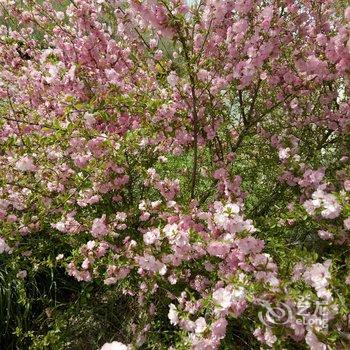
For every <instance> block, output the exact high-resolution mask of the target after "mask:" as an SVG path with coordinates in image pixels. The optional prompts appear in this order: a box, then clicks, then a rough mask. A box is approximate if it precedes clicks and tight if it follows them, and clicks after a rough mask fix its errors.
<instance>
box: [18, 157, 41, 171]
mask: <svg viewBox="0 0 350 350" xmlns="http://www.w3.org/2000/svg"><path fill="white" fill-rule="evenodd" d="M16 169H18V170H20V171H36V169H37V168H36V166H35V165H34V163H33V159H32V158H31V157H29V156H24V157H22V158H21V159H19V160H18V161H17V162H16Z"/></svg>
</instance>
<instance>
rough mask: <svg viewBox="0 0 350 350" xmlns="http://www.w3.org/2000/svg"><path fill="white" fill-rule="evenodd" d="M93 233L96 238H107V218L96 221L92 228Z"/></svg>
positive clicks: (103, 216)
mask: <svg viewBox="0 0 350 350" xmlns="http://www.w3.org/2000/svg"><path fill="white" fill-rule="evenodd" d="M91 233H92V235H93V236H94V237H101V236H106V235H107V234H108V227H107V225H106V216H105V215H102V217H101V218H96V219H94V221H93V223H92V227H91Z"/></svg>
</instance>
